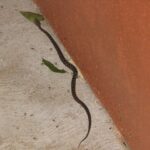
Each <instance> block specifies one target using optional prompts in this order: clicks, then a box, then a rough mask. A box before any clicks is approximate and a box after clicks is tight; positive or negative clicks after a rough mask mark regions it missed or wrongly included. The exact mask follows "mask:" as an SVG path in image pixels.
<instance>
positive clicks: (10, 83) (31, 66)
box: [0, 0, 127, 150]
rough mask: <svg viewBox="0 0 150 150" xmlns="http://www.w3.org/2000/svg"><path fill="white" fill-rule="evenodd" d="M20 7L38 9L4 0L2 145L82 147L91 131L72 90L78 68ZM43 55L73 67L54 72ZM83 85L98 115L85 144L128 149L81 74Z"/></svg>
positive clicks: (95, 149)
mask: <svg viewBox="0 0 150 150" xmlns="http://www.w3.org/2000/svg"><path fill="white" fill-rule="evenodd" d="M19 10H27V11H34V12H38V9H37V7H36V6H35V5H34V4H33V2H32V1H31V0H0V150H76V149H77V146H78V144H79V142H80V140H81V139H82V138H83V137H84V136H85V134H86V131H87V117H86V114H85V112H84V110H83V109H82V108H81V107H80V106H79V105H78V104H77V103H76V102H74V100H73V98H72V96H71V93H70V80H71V75H72V74H71V72H70V71H69V70H68V69H67V68H65V67H64V66H63V65H62V63H61V62H60V60H59V58H58V56H57V54H56V52H55V49H54V48H53V47H52V45H51V43H50V42H49V40H48V39H47V38H46V37H45V36H44V35H43V34H42V33H41V32H40V31H39V30H38V29H37V28H36V27H35V26H34V25H33V24H32V23H30V22H28V21H27V20H26V19H25V18H23V16H21V15H20V13H19ZM43 25H44V27H45V28H48V30H49V31H51V29H49V27H48V25H47V24H46V23H44V24H43ZM51 32H52V31H51ZM64 53H65V54H66V56H67V57H68V59H70V58H69V56H68V55H67V53H66V51H65V52H64ZM42 58H46V59H48V60H50V61H51V62H53V63H55V64H56V65H57V66H58V67H59V68H64V69H66V70H67V73H66V74H56V73H53V72H51V71H50V70H48V68H47V67H45V66H43V65H41V60H42ZM77 89H78V94H79V96H80V98H81V99H83V100H84V101H85V103H86V104H87V105H88V107H89V108H90V110H91V113H92V117H93V125H92V130H91V133H90V136H89V138H88V139H87V140H86V141H85V142H84V143H83V144H82V146H81V147H80V149H81V150H125V149H127V148H126V146H125V145H124V144H123V142H124V141H123V140H122V138H121V136H120V135H119V133H118V131H117V130H116V128H115V126H114V125H113V123H112V120H111V118H110V117H109V116H108V114H107V113H106V111H105V110H104V108H103V107H102V106H101V104H100V103H99V101H98V99H97V98H96V97H95V96H94V94H93V93H92V91H91V90H90V88H89V86H88V84H87V83H86V82H85V80H83V78H81V77H79V79H78V82H77Z"/></svg>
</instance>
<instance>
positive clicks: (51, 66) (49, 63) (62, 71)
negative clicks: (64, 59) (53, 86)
mask: <svg viewBox="0 0 150 150" xmlns="http://www.w3.org/2000/svg"><path fill="white" fill-rule="evenodd" d="M42 64H44V65H46V66H47V67H48V68H49V69H50V70H51V71H53V72H57V73H66V71H65V70H64V69H58V68H57V67H55V66H54V65H53V64H52V63H51V62H49V61H48V60H46V59H44V58H43V59H42Z"/></svg>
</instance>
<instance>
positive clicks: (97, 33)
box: [35, 0, 150, 150]
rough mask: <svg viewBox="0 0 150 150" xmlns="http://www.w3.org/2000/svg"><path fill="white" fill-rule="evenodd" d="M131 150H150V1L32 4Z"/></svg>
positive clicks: (47, 0) (39, 1)
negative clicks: (41, 15) (42, 14)
mask: <svg viewBox="0 0 150 150" xmlns="http://www.w3.org/2000/svg"><path fill="white" fill-rule="evenodd" d="M35 1H36V2H37V4H38V5H39V6H40V8H41V10H42V12H43V13H44V14H45V16H46V17H47V18H48V20H49V22H50V24H51V25H52V27H53V28H54V30H55V31H56V32H57V34H58V37H59V38H60V39H61V41H62V42H63V44H64V46H65V47H66V48H67V50H68V51H69V53H70V54H71V55H72V57H73V59H74V60H75V62H76V63H77V65H78V66H79V67H80V69H81V71H82V73H83V74H84V76H85V77H86V79H87V80H88V82H89V83H90V84H91V87H92V88H93V90H94V91H95V93H96V94H97V96H98V97H99V98H100V100H101V101H102V103H103V104H104V105H105V107H106V108H107V110H108V111H109V113H110V114H111V116H112V117H113V119H114V121H115V123H116V125H117V126H118V128H119V129H120V131H121V132H122V133H123V135H124V137H125V138H126V139H127V141H128V143H129V145H130V146H131V148H132V149H133V150H150V1H149V0H143V1H141V0H125V1H123V0H122V1H121V0H109V1H108V0H86V1H83V0H64V1H61V0H35Z"/></svg>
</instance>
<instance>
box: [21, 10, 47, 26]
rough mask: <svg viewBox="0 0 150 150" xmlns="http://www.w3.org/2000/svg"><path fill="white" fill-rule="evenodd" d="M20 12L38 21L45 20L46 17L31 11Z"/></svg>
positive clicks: (31, 19) (27, 17)
mask: <svg viewBox="0 0 150 150" xmlns="http://www.w3.org/2000/svg"><path fill="white" fill-rule="evenodd" d="M20 13H21V14H22V15H23V16H24V17H25V18H26V19H28V20H29V21H31V22H33V23H37V22H40V21H43V20H44V17H43V16H42V15H40V14H37V13H33V12H29V11H20Z"/></svg>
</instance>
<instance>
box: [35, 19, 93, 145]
mask: <svg viewBox="0 0 150 150" xmlns="http://www.w3.org/2000/svg"><path fill="white" fill-rule="evenodd" d="M36 26H37V27H38V28H39V30H40V31H42V32H43V33H44V34H45V35H46V36H47V37H48V39H49V40H50V42H51V43H52V44H53V46H54V48H55V49H56V51H57V54H58V56H59V58H60V60H61V62H62V63H63V64H64V65H65V66H66V67H67V68H69V69H70V70H71V71H72V73H73V75H72V80H71V93H72V96H73V98H74V100H75V101H76V102H77V103H78V104H80V106H81V107H82V108H83V109H84V110H85V112H86V114H87V117H88V131H87V133H86V135H85V137H84V138H83V139H82V140H81V141H80V143H79V146H80V145H81V143H82V142H83V141H85V140H86V139H87V137H88V136H89V133H90V130H91V125H92V117H91V113H90V110H89V108H88V107H87V106H86V104H85V103H84V102H83V101H82V100H81V99H79V97H78V95H77V92H76V80H77V78H78V70H77V68H76V67H75V66H74V65H73V64H72V63H70V62H69V61H68V60H67V59H66V58H65V56H64V54H63V52H62V50H61V49H60V47H59V45H58V44H57V42H56V41H55V39H54V38H53V37H52V35H51V34H50V33H49V32H48V31H47V30H45V29H44V28H43V27H42V26H41V23H40V22H37V23H36ZM79 146H78V147H79Z"/></svg>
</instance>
